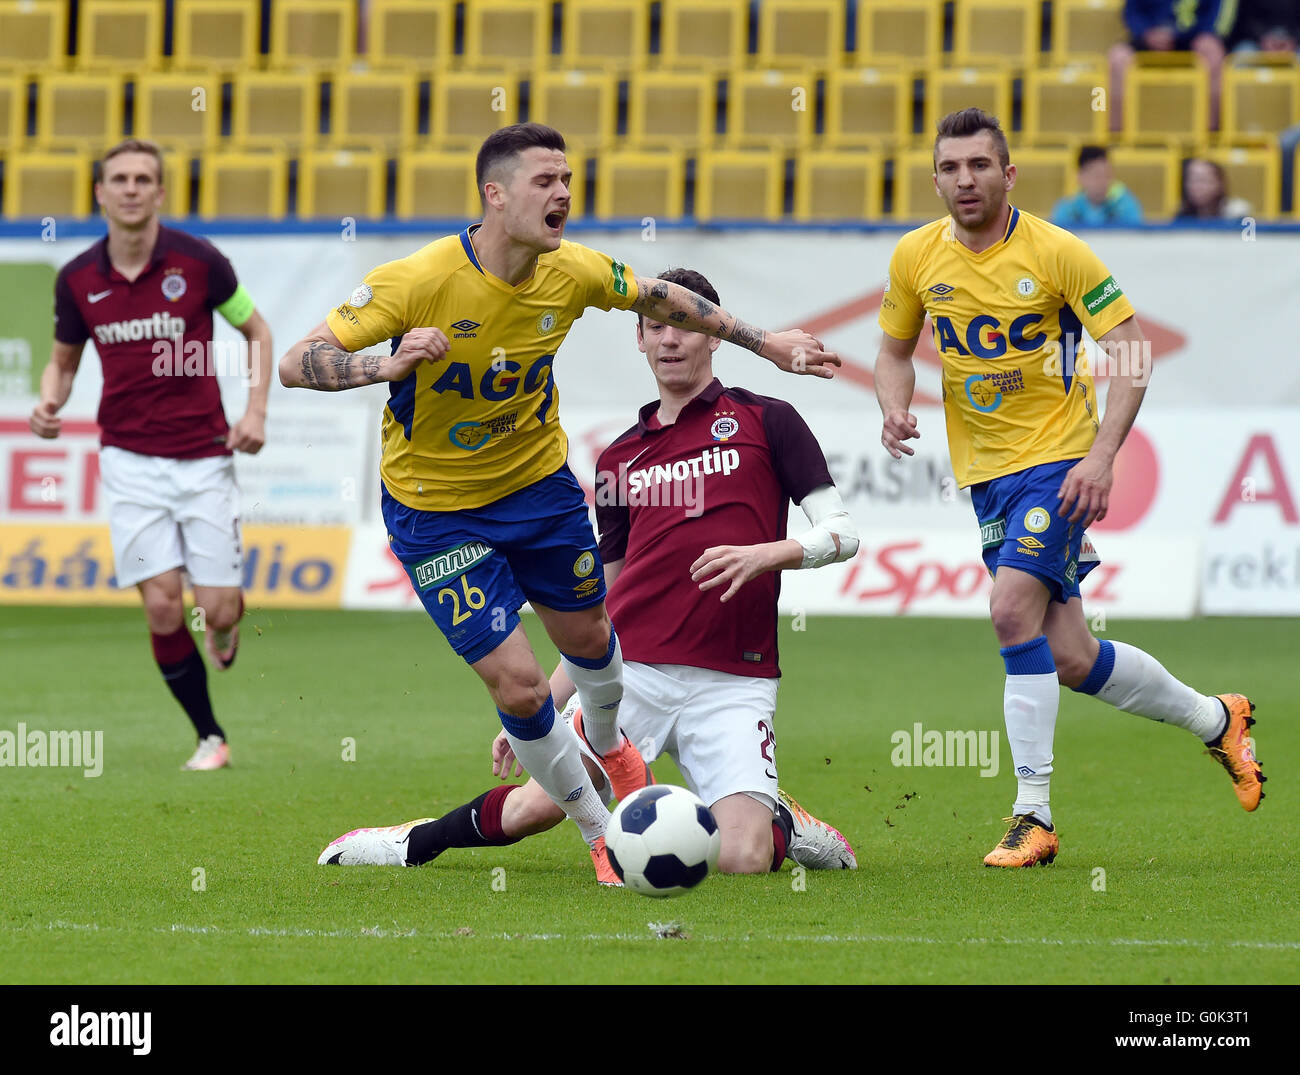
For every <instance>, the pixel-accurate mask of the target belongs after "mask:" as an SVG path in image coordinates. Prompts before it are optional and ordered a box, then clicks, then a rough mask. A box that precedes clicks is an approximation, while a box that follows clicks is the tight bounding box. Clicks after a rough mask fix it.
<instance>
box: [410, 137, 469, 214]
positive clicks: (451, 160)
mask: <svg viewBox="0 0 1300 1075" xmlns="http://www.w3.org/2000/svg"><path fill="white" fill-rule="evenodd" d="M474 159H475V154H474V152H473V151H469V150H466V151H463V152H460V153H438V152H431V151H421V152H419V153H405V154H403V155H402V156H400V157H398V158H397V215H398V216H399V217H401V218H402V219H403V220H411V219H414V218H417V217H436V218H438V219H451V220H478V219H480V217H481V216H482V215H483V214H482V206H481V203H480V202H479V196H478V188H477V187H476V186H475V185H474Z"/></svg>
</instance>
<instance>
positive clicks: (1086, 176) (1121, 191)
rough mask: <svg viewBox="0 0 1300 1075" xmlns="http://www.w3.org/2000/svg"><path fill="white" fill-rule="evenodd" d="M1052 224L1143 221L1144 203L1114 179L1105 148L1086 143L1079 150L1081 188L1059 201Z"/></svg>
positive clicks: (1077, 225)
mask: <svg viewBox="0 0 1300 1075" xmlns="http://www.w3.org/2000/svg"><path fill="white" fill-rule="evenodd" d="M1052 223H1053V224H1056V225H1058V226H1060V227H1062V228H1070V229H1074V228H1093V227H1096V226H1097V225H1099V224H1141V223H1142V206H1141V205H1140V204H1139V203H1138V200H1137V198H1135V197H1134V196H1133V192H1132V191H1131V190H1129V189H1128V187H1126V186H1125V185H1124V184H1123V183H1121V182H1120V181H1119V180H1118V179H1116V178H1115V169H1114V167H1113V166H1112V165H1111V163H1110V158H1109V157H1108V156H1106V150H1105V148H1104V147H1102V146H1084V147H1083V148H1082V149H1081V150H1079V191H1078V193H1077V194H1074V195H1072V196H1071V197H1069V198H1062V199H1061V200H1060V201H1059V202H1058V203H1057V205H1056V209H1055V210H1054V211H1053V212H1052Z"/></svg>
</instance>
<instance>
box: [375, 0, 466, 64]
mask: <svg viewBox="0 0 1300 1075" xmlns="http://www.w3.org/2000/svg"><path fill="white" fill-rule="evenodd" d="M455 16H456V3H455V0H370V19H369V23H368V29H369V42H368V43H367V46H366V51H367V58H368V59H369V61H370V67H371V70H374V71H388V70H390V69H392V68H394V67H401V68H403V69H413V70H416V71H421V72H428V71H442V70H445V69H446V67H447V65H448V63H449V62H450V60H451V57H452V54H453V52H454V49H455V44H456V41H455V33H456V19H455Z"/></svg>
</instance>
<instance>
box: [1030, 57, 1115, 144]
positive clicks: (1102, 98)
mask: <svg viewBox="0 0 1300 1075" xmlns="http://www.w3.org/2000/svg"><path fill="white" fill-rule="evenodd" d="M1108 77H1109V76H1108V75H1107V72H1106V69H1105V68H1104V67H1064V68H1060V69H1059V70H1058V69H1045V70H1034V71H1027V72H1025V79H1024V92H1023V96H1022V104H1023V109H1024V112H1023V115H1024V130H1023V132H1022V134H1021V140H1022V141H1023V142H1024V143H1025V144H1028V145H1031V146H1042V145H1072V144H1075V143H1080V142H1083V143H1091V144H1094V145H1104V144H1105V143H1106V142H1108V141H1109V140H1110V136H1109V134H1108V132H1107V113H1106V111H1105V107H1106V95H1107V93H1108V90H1107V85H1108V83H1107V79H1108ZM1098 91H1100V92H1098Z"/></svg>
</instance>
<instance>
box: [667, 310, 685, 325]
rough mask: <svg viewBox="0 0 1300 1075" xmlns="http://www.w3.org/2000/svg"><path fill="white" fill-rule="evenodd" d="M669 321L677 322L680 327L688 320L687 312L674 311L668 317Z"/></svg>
mask: <svg viewBox="0 0 1300 1075" xmlns="http://www.w3.org/2000/svg"><path fill="white" fill-rule="evenodd" d="M668 320H669V321H676V322H677V323H678V324H679V325H680V324H681V323H682V322H683V321H685V320H686V311H685V310H674V311H673V312H672V313H670V314H669V315H668Z"/></svg>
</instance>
